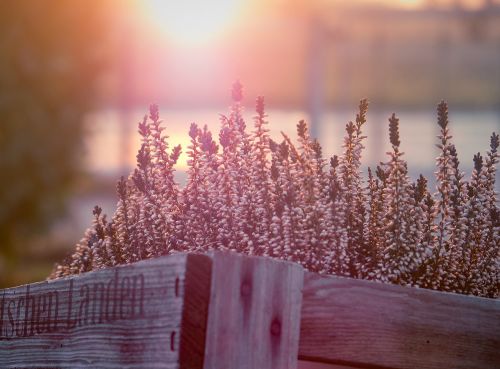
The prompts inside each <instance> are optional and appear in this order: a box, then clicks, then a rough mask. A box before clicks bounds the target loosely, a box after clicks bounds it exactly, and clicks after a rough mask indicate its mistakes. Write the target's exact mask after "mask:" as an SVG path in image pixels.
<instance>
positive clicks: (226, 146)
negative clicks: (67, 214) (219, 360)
mask: <svg viewBox="0 0 500 369" xmlns="http://www.w3.org/2000/svg"><path fill="white" fill-rule="evenodd" d="M232 96H233V105H232V107H231V110H230V112H229V114H228V115H222V116H221V129H220V132H219V135H218V142H216V141H215V140H214V138H213V136H212V133H211V132H210V131H209V130H208V128H207V127H206V126H205V127H203V128H200V127H199V126H198V125H197V124H195V123H193V124H191V127H190V129H189V137H190V144H189V147H188V148H187V154H188V157H189V160H188V173H187V174H188V179H187V183H186V185H185V186H184V187H182V188H181V187H180V186H179V185H178V184H177V183H176V182H175V180H174V175H173V174H174V170H175V168H174V166H175V164H176V162H177V160H178V158H179V155H180V151H181V149H180V147H179V146H177V147H174V148H172V149H170V146H169V143H168V136H167V135H165V134H164V133H163V131H164V126H163V124H162V121H161V120H160V118H159V114H158V107H157V106H155V105H152V106H151V108H150V112H149V116H145V117H144V119H143V120H142V121H141V122H140V123H139V134H140V136H141V148H140V150H139V152H138V155H137V168H136V169H135V170H134V171H133V173H131V174H130V176H129V177H128V178H123V177H122V178H121V179H120V180H119V181H118V184H117V193H118V204H117V210H116V212H115V214H114V216H113V217H112V218H111V220H108V219H107V217H106V216H105V215H104V214H102V210H101V209H100V208H99V207H96V208H95V209H94V212H93V216H94V219H93V224H92V226H91V227H90V228H89V229H88V230H87V231H86V233H85V235H84V237H83V238H82V240H81V241H80V242H79V243H78V244H77V245H76V250H75V252H74V253H73V254H72V255H71V256H70V257H68V258H67V259H66V260H65V261H64V262H63V263H61V264H60V265H58V266H56V268H55V269H54V271H53V273H52V275H51V277H52V278H57V277H61V276H65V275H71V274H78V273H82V272H86V271H89V270H93V269H99V268H105V267H109V266H114V265H119V264H125V263H130V262H134V261H137V260H142V259H147V258H152V257H156V256H161V255H167V254H171V253H174V252H180V251H184V252H206V251H210V250H225V251H236V252H241V253H246V254H249V255H261V256H268V257H274V258H281V259H285V260H290V261H294V262H297V263H300V264H302V265H303V266H304V267H305V268H307V269H309V270H311V271H314V272H318V273H327V274H337V275H344V276H350V277H354V278H363V279H370V280H375V281H380V282H385V283H394V284H400V285H407V286H420V287H424V288H431V289H437V290H443V291H451V292H457V293H463V294H472V295H478V296H487V297H493V298H495V297H498V296H499V285H500V272H499V269H500V246H499V245H500V219H499V218H500V212H499V207H498V202H497V194H496V193H495V174H496V171H495V166H496V164H497V163H498V146H499V136H498V134H496V133H493V134H492V136H491V140H490V150H489V151H488V152H487V153H486V155H485V156H484V157H483V156H481V155H480V154H479V153H478V154H477V155H475V156H474V170H473V172H472V176H471V178H470V179H469V180H468V181H467V180H466V179H465V175H464V173H463V172H462V171H461V170H460V168H459V161H458V156H457V151H456V148H455V146H454V145H453V143H452V136H451V134H450V128H449V121H448V107H447V105H446V103H444V102H441V103H440V104H439V106H438V125H439V127H440V135H439V136H438V138H439V142H438V144H437V146H438V148H439V150H440V153H439V156H438V158H437V161H436V183H437V184H436V191H435V193H433V192H432V191H431V190H430V189H429V188H428V182H427V179H426V178H425V177H423V176H422V175H420V176H419V177H418V179H417V180H416V181H415V182H412V180H411V179H410V177H409V175H408V165H407V163H406V161H405V156H404V153H403V151H402V150H401V141H400V137H399V126H400V122H399V119H398V118H397V117H396V116H395V115H394V114H393V115H392V116H391V117H390V118H389V126H388V128H389V141H390V144H391V150H390V151H389V152H388V153H387V155H388V160H387V161H386V162H384V163H381V164H380V165H379V166H377V167H376V168H375V169H374V170H372V169H371V168H368V171H367V177H366V178H365V177H364V176H363V173H362V170H361V157H362V152H363V148H364V146H363V141H364V140H365V139H366V137H365V136H364V135H363V127H364V125H365V124H366V114H367V110H368V102H367V101H366V100H362V101H361V102H360V104H359V112H358V114H357V115H356V119H355V120H354V121H353V122H349V123H347V125H346V134H345V138H344V143H343V146H342V148H343V152H342V154H340V155H334V156H333V157H332V158H330V159H329V160H328V159H327V158H324V157H323V154H322V150H321V146H320V145H319V143H318V142H317V141H316V140H315V139H314V138H312V137H311V136H310V134H309V131H308V128H307V124H306V123H305V122H304V121H300V122H299V123H298V125H297V141H296V142H295V143H294V141H292V139H291V138H290V137H288V136H287V135H285V134H282V140H281V142H276V141H274V140H273V139H271V138H270V136H269V130H268V128H267V124H268V123H267V121H266V119H267V116H266V113H265V106H264V99H263V98H262V97H259V98H258V99H257V102H256V115H255V117H254V123H253V130H249V129H248V128H247V125H246V122H245V120H244V119H243V114H242V113H243V105H242V98H243V94H242V87H241V85H240V84H239V83H237V84H235V86H234V88H233V93H232ZM328 164H329V165H328Z"/></svg>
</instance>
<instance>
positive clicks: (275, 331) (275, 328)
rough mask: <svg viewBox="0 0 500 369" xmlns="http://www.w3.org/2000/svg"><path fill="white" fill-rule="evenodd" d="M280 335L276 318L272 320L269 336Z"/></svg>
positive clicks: (279, 324) (279, 326) (279, 325)
mask: <svg viewBox="0 0 500 369" xmlns="http://www.w3.org/2000/svg"><path fill="white" fill-rule="evenodd" d="M280 335H281V322H280V320H279V319H278V318H274V319H273V321H272V322H271V336H274V337H279V336H280Z"/></svg>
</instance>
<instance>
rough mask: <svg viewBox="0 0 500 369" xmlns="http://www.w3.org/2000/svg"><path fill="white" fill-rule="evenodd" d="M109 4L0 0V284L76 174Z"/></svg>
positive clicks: (105, 54) (102, 59)
mask: <svg viewBox="0 0 500 369" xmlns="http://www.w3.org/2000/svg"><path fill="white" fill-rule="evenodd" d="M110 6H111V1H100V0H99V1H95V0H71V1H66V0H2V1H1V2H0V286H2V285H3V286H5V285H9V284H10V283H13V281H12V279H11V278H10V276H9V274H10V273H9V266H11V265H16V260H17V259H18V258H19V257H20V255H22V252H23V247H25V244H26V241H27V240H28V239H29V238H30V237H31V236H33V235H34V234H37V233H40V232H41V231H42V230H44V229H46V227H47V226H48V225H49V224H50V223H51V221H53V220H54V219H55V217H57V216H58V215H60V214H62V211H63V210H64V204H65V199H66V196H67V194H68V191H70V189H71V186H72V185H73V184H74V183H75V180H76V179H77V177H78V175H79V173H80V172H81V168H82V167H81V163H80V161H81V157H82V155H81V154H82V141H83V134H84V126H83V124H82V117H83V115H84V113H85V112H86V111H88V110H89V109H90V108H91V107H92V106H93V105H94V103H95V101H94V100H95V96H96V85H97V83H98V81H99V77H100V76H101V75H102V72H103V71H104V70H105V68H106V67H107V66H109V65H108V64H109V56H110V52H109V45H108V44H107V43H108V42H109V41H110V40H111V38H110V37H109V36H110V33H109V29H110V27H109V26H108V22H107V21H106V14H108V12H109V11H110ZM25 272H28V271H25Z"/></svg>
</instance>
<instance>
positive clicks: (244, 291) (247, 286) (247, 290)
mask: <svg viewBox="0 0 500 369" xmlns="http://www.w3.org/2000/svg"><path fill="white" fill-rule="evenodd" d="M251 292H252V285H251V283H250V282H249V281H247V280H245V281H243V282H241V287H240V294H241V296H243V297H247V296H250V294H251Z"/></svg>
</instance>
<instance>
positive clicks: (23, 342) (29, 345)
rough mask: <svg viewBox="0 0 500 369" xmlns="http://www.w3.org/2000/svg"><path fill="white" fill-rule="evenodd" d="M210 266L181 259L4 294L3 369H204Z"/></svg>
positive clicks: (198, 259)
mask: <svg viewBox="0 0 500 369" xmlns="http://www.w3.org/2000/svg"><path fill="white" fill-rule="evenodd" d="M210 266H211V260H210V258H208V257H206V256H202V255H186V254H179V255H173V256H169V257H164V258H158V259H154V260H148V261H142V262H138V263H134V264H131V265H126V266H121V267H116V268H110V269H105V270H99V271H95V272H90V273H85V274H82V275H79V276H75V277H70V278H65V279H60V280H55V281H49V282H41V283H36V284H32V285H26V286H21V287H17V288H11V289H7V290H4V291H0V367H1V368H2V369H3V368H15V367H54V368H137V367H148V368H176V369H177V368H202V364H203V348H204V335H203V332H204V331H205V324H206V312H207V304H208V297H209V290H210V273H211V271H210ZM181 325H184V326H186V327H189V328H188V330H189V332H187V330H186V329H181ZM187 356H189V360H188V361H186V360H184V361H185V363H184V364H183V365H180V357H183V358H186V357H187Z"/></svg>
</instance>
